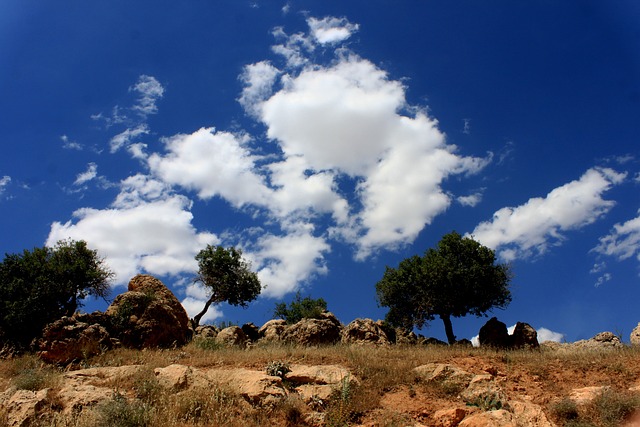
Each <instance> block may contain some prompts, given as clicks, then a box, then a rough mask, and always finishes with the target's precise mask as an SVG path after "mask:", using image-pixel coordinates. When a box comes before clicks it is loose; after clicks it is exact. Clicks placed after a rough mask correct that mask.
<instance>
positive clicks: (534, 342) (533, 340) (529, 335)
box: [509, 322, 540, 349]
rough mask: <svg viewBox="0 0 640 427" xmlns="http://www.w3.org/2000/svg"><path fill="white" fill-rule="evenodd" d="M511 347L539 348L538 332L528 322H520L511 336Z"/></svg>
mask: <svg viewBox="0 0 640 427" xmlns="http://www.w3.org/2000/svg"><path fill="white" fill-rule="evenodd" d="M509 346H510V347H511V348H529V349H532V348H538V347H540V344H539V343H538V332H536V330H535V329H534V328H533V326H531V325H529V324H528V323H522V322H518V323H516V327H515V329H514V330H513V333H512V334H511V336H510V338H509Z"/></svg>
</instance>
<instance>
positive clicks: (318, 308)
mask: <svg viewBox="0 0 640 427" xmlns="http://www.w3.org/2000/svg"><path fill="white" fill-rule="evenodd" d="M326 309H327V302H326V301H325V300H323V299H322V298H318V299H312V298H311V297H305V298H304V299H302V298H301V297H300V292H296V296H295V297H294V299H293V301H291V303H290V304H289V307H287V304H286V303H284V302H281V303H278V304H276V308H275V310H274V312H273V315H274V316H275V317H279V318H281V319H284V320H286V321H287V323H289V324H292V323H297V322H299V321H300V320H302V319H317V318H319V317H320V315H321V314H322V312H323V311H325V310H326Z"/></svg>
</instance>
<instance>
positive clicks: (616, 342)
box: [571, 332, 625, 349]
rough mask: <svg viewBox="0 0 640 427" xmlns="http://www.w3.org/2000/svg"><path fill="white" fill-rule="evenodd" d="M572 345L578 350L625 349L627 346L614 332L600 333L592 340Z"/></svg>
mask: <svg viewBox="0 0 640 427" xmlns="http://www.w3.org/2000/svg"><path fill="white" fill-rule="evenodd" d="M571 345H572V346H573V347H578V348H593V349H616V348H624V346H625V345H624V344H623V343H622V341H620V338H618V336H617V335H615V334H614V333H613V332H600V333H599V334H597V335H595V336H594V337H593V338H591V339H588V340H580V341H576V342H574V343H573V344H571Z"/></svg>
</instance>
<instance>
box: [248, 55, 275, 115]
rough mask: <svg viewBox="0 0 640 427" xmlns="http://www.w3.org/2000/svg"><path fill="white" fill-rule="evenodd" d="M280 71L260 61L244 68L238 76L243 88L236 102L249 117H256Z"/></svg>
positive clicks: (269, 94) (266, 62) (271, 90)
mask: <svg viewBox="0 0 640 427" xmlns="http://www.w3.org/2000/svg"><path fill="white" fill-rule="evenodd" d="M279 74H280V70H278V69H277V68H276V67H274V66H273V65H272V64H271V63H270V62H269V61H260V62H257V63H255V64H249V65H247V66H245V68H244V71H243V72H242V74H241V75H240V81H241V82H242V83H243V85H244V87H243V89H242V94H241V95H240V98H238V102H240V105H242V106H243V107H244V109H245V111H247V112H248V113H249V114H250V115H252V116H257V115H258V113H259V111H260V107H261V106H262V102H263V101H264V100H265V99H267V98H269V97H270V96H271V94H272V92H273V85H274V83H275V81H276V78H277V77H278V75H279Z"/></svg>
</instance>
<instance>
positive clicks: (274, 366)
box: [265, 360, 291, 379]
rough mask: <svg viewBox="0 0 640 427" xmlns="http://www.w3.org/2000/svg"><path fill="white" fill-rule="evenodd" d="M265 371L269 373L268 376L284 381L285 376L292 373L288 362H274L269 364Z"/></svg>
mask: <svg viewBox="0 0 640 427" xmlns="http://www.w3.org/2000/svg"><path fill="white" fill-rule="evenodd" d="M265 371H266V372H267V375H271V376H273V377H280V378H283V379H284V376H285V375H287V374H288V373H289V372H291V368H290V367H289V364H288V363H287V362H281V361H279V360H273V361H271V362H269V364H268V365H267V367H266V369H265Z"/></svg>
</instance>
